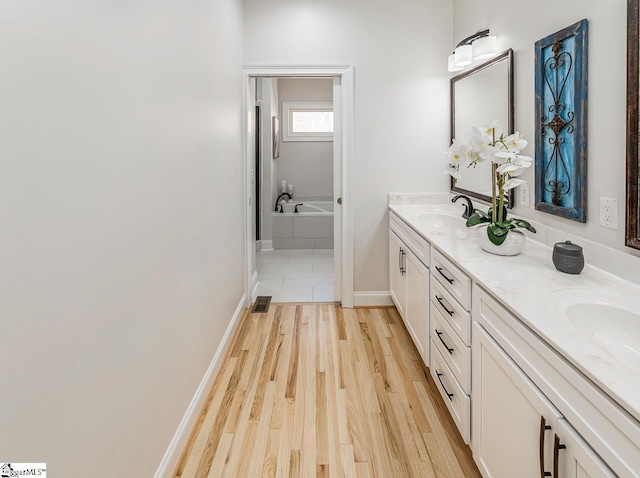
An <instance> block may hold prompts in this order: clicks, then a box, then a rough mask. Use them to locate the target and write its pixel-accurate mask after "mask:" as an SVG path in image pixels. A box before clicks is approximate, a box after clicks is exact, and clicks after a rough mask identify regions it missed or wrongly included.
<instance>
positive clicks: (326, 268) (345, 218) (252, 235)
mask: <svg viewBox="0 0 640 478" xmlns="http://www.w3.org/2000/svg"><path fill="white" fill-rule="evenodd" d="M272 78H282V79H283V80H293V79H296V78H297V79H323V80H324V81H325V82H329V90H330V91H331V93H332V99H333V101H332V103H333V119H334V133H333V135H334V136H333V142H332V143H331V144H332V146H329V144H326V145H325V150H326V147H328V146H329V148H330V149H329V151H330V152H331V155H332V156H333V171H332V172H331V173H330V174H331V178H329V181H330V182H331V186H332V189H331V190H330V191H329V193H327V197H324V194H325V193H326V191H325V192H323V194H320V193H318V194H320V196H319V197H314V194H315V193H317V191H315V190H314V189H313V187H310V186H309V184H311V183H309V184H305V180H304V179H302V178H301V177H299V176H296V175H295V174H294V173H295V171H294V172H291V171H292V170H289V171H290V172H289V174H290V175H292V176H293V177H297V181H298V185H299V187H298V186H296V183H293V184H292V183H289V182H288V180H289V179H288V178H284V177H280V176H282V174H280V175H273V174H271V175H269V176H268V177H265V176H264V175H262V174H261V171H259V170H258V169H257V163H256V162H255V161H256V153H257V154H258V155H259V157H260V159H261V163H262V165H263V167H264V165H265V164H266V163H267V162H271V163H272V164H273V163H275V162H276V161H278V158H272V156H273V151H272V148H271V147H265V141H266V140H267V139H269V138H270V137H272V136H273V133H274V130H273V128H275V127H276V125H277V123H280V128H283V124H282V123H283V121H282V120H283V118H282V115H283V110H282V104H281V103H282V102H281V101H279V102H278V105H277V108H274V109H269V108H266V107H265V106H266V105H267V104H269V101H268V99H267V98H266V97H265V95H264V92H259V91H258V89H257V88H256V87H255V84H256V80H258V79H272ZM244 85H245V101H246V104H245V111H246V112H247V114H246V115H245V117H246V118H247V119H248V122H247V124H246V126H247V127H246V128H244V131H245V133H246V141H245V145H246V158H245V159H246V161H245V163H244V165H245V168H246V172H247V174H246V177H247V184H246V188H247V189H246V190H247V191H248V192H249V191H252V190H253V191H255V193H257V188H255V186H256V183H259V184H260V185H261V187H260V189H261V190H262V194H261V196H262V197H256V196H254V194H255V193H254V192H252V193H251V194H248V195H247V198H248V200H247V203H246V206H247V207H246V209H245V210H246V216H247V222H246V224H247V231H246V232H247V234H246V237H247V244H246V252H247V254H246V266H247V269H246V271H247V289H246V290H247V305H248V304H249V303H251V302H252V301H253V300H254V299H255V296H256V295H258V294H259V295H267V294H265V293H264V292H268V290H269V287H265V284H266V283H268V282H269V280H271V281H272V285H273V284H278V283H279V284H280V288H279V289H278V290H279V291H282V290H283V289H282V288H283V287H284V288H285V289H286V286H289V287H291V288H292V289H291V293H289V294H287V293H285V294H284V295H283V296H282V297H281V298H280V300H278V299H277V298H276V297H274V301H296V302H297V301H316V302H318V301H321V302H338V303H340V304H341V305H342V306H343V307H352V306H353V266H352V264H353V245H352V239H351V238H352V237H353V232H352V226H353V220H352V217H351V214H352V209H351V201H350V198H351V184H350V181H351V173H350V165H351V159H352V156H353V68H352V67H351V66H345V67H329V68H327V67H318V68H313V67H285V68H282V67H250V68H245V70H244ZM252 88H253V92H252ZM252 93H253V94H252ZM256 101H257V103H258V104H259V105H260V115H261V116H262V121H261V122H260V128H261V129H262V134H261V135H260V136H261V140H262V141H261V142H260V141H258V140H259V139H260V138H258V137H257V135H258V126H257V125H256V123H254V121H255V116H256V115H257V111H256V110H255V109H254V108H255V105H256ZM276 111H277V112H278V114H271V113H272V112H276ZM273 117H276V118H277V120H274V119H273ZM267 120H269V121H268V122H269V123H270V124H269V126H270V127H269V128H266V126H267V123H266V121H267ZM285 123H286V122H285ZM282 134H283V132H282V131H280V139H279V140H280V141H282ZM283 144H285V145H286V143H282V142H280V143H279V145H280V147H282V145H283ZM285 149H286V148H285ZM281 154H282V149H281ZM283 163H284V161H283ZM254 168H255V169H254ZM267 169H268V167H267ZM283 179H284V180H285V181H284V183H282V180H283ZM254 181H255V182H254ZM314 186H318V184H316V185H314ZM254 188H255V189H254ZM281 188H282V189H281ZM290 189H292V191H291V190H290ZM281 191H284V193H285V194H284V196H282V198H281V199H282V200H283V201H286V202H284V203H283V204H282V206H283V207H284V208H288V209H293V208H294V207H295V206H296V205H297V204H300V202H298V200H302V203H303V204H304V203H308V204H307V205H306V206H301V207H299V208H298V209H299V210H300V212H302V211H303V210H304V211H305V212H306V213H308V214H298V213H295V212H294V211H293V210H291V211H289V210H288V209H287V210H286V212H285V210H284V208H283V207H282V206H279V205H278V201H277V200H276V201H273V202H274V204H271V201H272V198H273V197H276V198H277V197H278V196H280V194H281ZM276 193H277V194H276ZM287 193H289V194H288V195H287ZM252 196H253V198H254V200H253V201H252ZM290 198H292V199H293V201H291V203H289V204H287V202H289V201H288V200H289V199H290ZM310 199H315V200H316V202H314V201H310ZM323 199H324V200H325V201H322V200H323ZM318 200H319V201H318ZM310 208H311V209H310ZM331 209H332V210H333V211H331ZM274 210H275V211H274ZM279 210H283V213H280V212H279ZM311 211H313V212H311ZM260 212H261V213H262V218H261V219H258V218H257V217H256V215H260ZM256 213H257V214H256ZM272 217H274V218H275V219H276V220H278V222H280V223H284V227H285V229H287V230H286V232H285V233H284V234H283V233H282V232H277V231H274V230H273V229H272V230H271V237H269V234H265V232H268V231H266V229H268V227H267V225H266V224H267V222H268V220H270V219H271V218H272ZM294 219H295V220H298V221H299V222H298V223H297V224H298V225H297V226H295V227H296V229H297V230H300V231H302V236H303V237H302V238H296V237H291V238H290V239H288V238H287V239H286V240H281V239H285V238H284V237H281V236H287V237H289V236H291V234H292V233H291V232H290V231H289V228H293V227H294V226H293V223H292V225H289V224H288V223H289V221H293V220H294ZM316 219H320V222H323V223H325V224H326V223H327V222H330V223H332V224H331V225H332V226H333V234H332V237H331V238H330V239H329V238H327V237H324V238H323V237H315V238H314V237H312V236H310V234H311V233H310V232H309V227H311V229H314V227H313V226H309V221H313V220H316ZM258 224H261V225H262V232H257V231H256V230H255V229H256V228H257V227H258ZM273 227H275V223H273ZM278 227H280V226H278ZM257 234H260V236H258V235H257ZM321 235H322V234H321ZM305 236H308V237H305ZM325 236H326V234H325ZM257 237H261V241H258V242H257V241H256V238H257ZM298 240H300V241H302V242H296V241H298ZM331 243H333V244H331ZM288 244H291V245H293V246H294V247H295V248H293V247H292V248H287V245H288ZM311 244H313V245H314V247H312V248H307V247H309V246H310V245H311ZM283 246H284V247H283ZM330 246H333V248H332V249H331V248H330ZM256 251H257V252H256ZM285 263H286V264H289V266H288V267H283V266H282V264H285ZM278 264H280V265H278ZM287 271H289V272H287ZM314 271H315V272H314ZM287 273H289V274H291V275H290V276H289V277H288V278H287V277H286V274H287ZM329 276H331V278H329ZM261 279H264V281H262V282H263V284H262V285H261V283H260V280H261ZM296 280H299V282H298V283H296ZM285 282H286V284H285ZM296 287H298V289H294V288H296ZM296 291H297V292H303V293H305V294H306V297H303V296H301V295H299V294H298V295H296Z"/></svg>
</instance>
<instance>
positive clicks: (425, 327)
mask: <svg viewBox="0 0 640 478" xmlns="http://www.w3.org/2000/svg"><path fill="white" fill-rule="evenodd" d="M405 263H406V269H407V275H406V280H407V301H406V305H407V310H406V318H405V323H406V324H407V328H408V329H409V333H410V334H411V336H412V337H413V341H414V342H415V344H416V347H417V348H418V351H419V352H420V355H421V356H422V360H423V361H424V363H425V364H426V365H427V367H428V366H429V346H430V342H429V269H427V267H426V266H425V265H424V264H423V263H422V262H420V260H419V259H418V258H417V257H416V256H415V255H414V254H413V253H412V252H407V255H406V262H405Z"/></svg>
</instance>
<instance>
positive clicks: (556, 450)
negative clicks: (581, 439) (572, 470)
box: [553, 435, 567, 478]
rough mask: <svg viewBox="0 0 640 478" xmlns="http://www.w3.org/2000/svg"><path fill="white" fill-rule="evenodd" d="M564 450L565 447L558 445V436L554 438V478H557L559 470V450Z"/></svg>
mask: <svg viewBox="0 0 640 478" xmlns="http://www.w3.org/2000/svg"><path fill="white" fill-rule="evenodd" d="M565 448H567V447H566V445H563V444H562V443H560V438H558V435H556V438H555V440H554V442H553V476H555V477H556V478H557V477H558V469H559V468H560V460H559V455H560V450H564V449H565Z"/></svg>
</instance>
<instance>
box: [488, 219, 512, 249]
mask: <svg viewBox="0 0 640 478" xmlns="http://www.w3.org/2000/svg"><path fill="white" fill-rule="evenodd" d="M508 232H509V229H502V228H501V227H499V226H498V225H497V224H490V225H489V227H488V228H487V235H488V236H489V240H490V241H491V242H492V243H493V244H495V245H496V246H500V245H502V243H503V242H504V241H505V239H506V238H507V233H508Z"/></svg>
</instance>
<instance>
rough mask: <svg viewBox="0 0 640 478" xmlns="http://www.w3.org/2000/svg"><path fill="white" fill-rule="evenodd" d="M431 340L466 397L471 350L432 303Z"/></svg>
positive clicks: (469, 380) (469, 374) (469, 381)
mask: <svg viewBox="0 0 640 478" xmlns="http://www.w3.org/2000/svg"><path fill="white" fill-rule="evenodd" d="M431 338H432V340H433V343H434V344H435V346H436V347H437V348H438V350H439V351H440V353H441V354H442V357H443V359H444V361H445V362H446V363H447V365H448V366H449V369H450V370H451V373H453V375H454V376H455V378H456V380H457V381H458V383H459V384H460V386H461V387H462V389H463V390H464V392H465V393H466V394H467V395H468V394H470V393H471V349H470V348H469V347H467V346H466V345H465V344H464V342H462V340H460V337H458V335H457V334H456V333H455V332H454V331H453V329H452V328H451V326H450V325H449V324H448V323H447V321H446V320H445V318H444V317H443V316H442V314H441V313H440V311H439V310H438V309H437V307H436V306H435V304H433V303H431Z"/></svg>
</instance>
